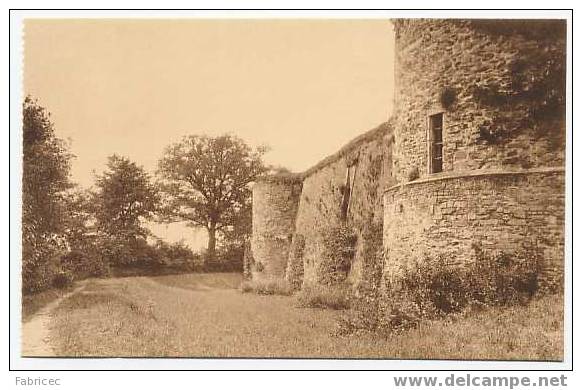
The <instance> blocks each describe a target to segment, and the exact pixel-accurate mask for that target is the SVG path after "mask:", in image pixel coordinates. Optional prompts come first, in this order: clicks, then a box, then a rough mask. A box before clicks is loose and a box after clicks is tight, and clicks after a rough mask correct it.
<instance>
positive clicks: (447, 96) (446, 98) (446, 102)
mask: <svg viewBox="0 0 582 390" xmlns="http://www.w3.org/2000/svg"><path fill="white" fill-rule="evenodd" d="M439 98H440V102H441V105H442V106H443V107H444V108H445V109H447V110H448V109H450V108H451V107H452V105H453V104H454V103H455V101H456V100H457V91H456V90H455V88H453V87H445V88H443V90H442V91H441V94H440V97H439Z"/></svg>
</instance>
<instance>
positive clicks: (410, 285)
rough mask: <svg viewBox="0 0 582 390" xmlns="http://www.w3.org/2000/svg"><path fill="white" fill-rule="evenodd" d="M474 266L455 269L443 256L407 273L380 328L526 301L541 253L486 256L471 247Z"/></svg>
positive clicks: (393, 292) (532, 250)
mask: <svg viewBox="0 0 582 390" xmlns="http://www.w3.org/2000/svg"><path fill="white" fill-rule="evenodd" d="M474 250H475V255H476V256H475V258H476V260H475V262H474V263H471V264H468V265H467V266H465V267H460V266H455V265H453V264H450V263H449V262H447V261H446V259H445V258H444V257H442V256H441V257H437V258H435V259H430V258H427V259H425V261H423V262H422V263H420V264H415V265H414V266H413V267H411V268H409V269H407V270H406V271H405V272H404V274H403V275H402V277H401V278H400V281H399V283H398V285H397V286H387V289H388V290H389V292H390V295H391V297H392V299H391V301H390V302H388V303H387V304H386V306H385V307H384V313H383V314H382V324H381V325H382V326H383V327H386V328H389V329H392V330H402V329H409V328H414V327H416V326H417V325H418V323H419V322H420V321H421V320H423V319H431V318H441V317H443V316H446V315H448V314H452V313H461V312H464V311H466V310H469V309H470V308H471V307H485V306H507V305H513V304H525V303H527V302H528V301H529V300H530V299H531V298H532V297H533V295H534V294H535V292H536V291H537V290H538V275H539V274H540V271H541V269H540V264H541V258H540V252H539V251H538V250H537V249H536V248H534V247H524V248H523V249H522V250H520V251H518V252H516V253H513V254H508V253H503V252H498V253H493V254H485V253H484V252H483V251H482V250H481V248H480V247H479V246H475V247H474Z"/></svg>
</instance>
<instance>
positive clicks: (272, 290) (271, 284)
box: [240, 279, 293, 296]
mask: <svg viewBox="0 0 582 390" xmlns="http://www.w3.org/2000/svg"><path fill="white" fill-rule="evenodd" d="M240 288H241V291H242V292H243V293H255V294H259V295H286V296H288V295H292V294H293V288H291V285H290V284H289V283H288V282H287V281H286V280H283V279H266V280H247V281H244V282H243V283H242V284H241V287H240Z"/></svg>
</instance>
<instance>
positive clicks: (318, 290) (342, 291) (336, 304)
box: [297, 284, 350, 310]
mask: <svg viewBox="0 0 582 390" xmlns="http://www.w3.org/2000/svg"><path fill="white" fill-rule="evenodd" d="M297 304H298V306H299V307H311V308H319V309H334V310H343V309H348V308H349V307H350V292H349V286H347V285H345V284H341V285H338V284H336V285H333V286H326V285H312V284H305V285H304V286H303V288H302V289H301V291H299V292H298V293H297Z"/></svg>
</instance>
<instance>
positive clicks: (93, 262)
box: [61, 246, 109, 280]
mask: <svg viewBox="0 0 582 390" xmlns="http://www.w3.org/2000/svg"><path fill="white" fill-rule="evenodd" d="M61 268H62V269H63V270H66V271H68V272H71V273H72V275H73V276H74V279H76V280H78V279H85V278H89V277H104V276H108V275H109V266H108V264H106V262H105V261H104V259H103V258H102V256H101V255H100V254H99V253H98V250H97V248H94V247H92V246H91V247H87V248H85V250H83V251H81V250H80V249H75V250H72V251H70V252H69V253H67V254H65V255H63V256H62V257H61Z"/></svg>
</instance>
